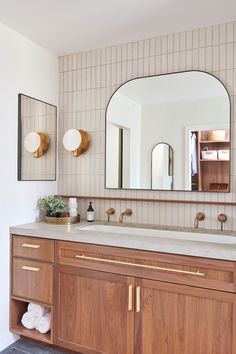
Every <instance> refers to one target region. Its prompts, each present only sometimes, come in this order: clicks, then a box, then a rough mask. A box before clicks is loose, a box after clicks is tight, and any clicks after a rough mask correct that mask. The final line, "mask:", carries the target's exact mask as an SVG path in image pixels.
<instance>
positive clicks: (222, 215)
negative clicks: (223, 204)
mask: <svg viewBox="0 0 236 354" xmlns="http://www.w3.org/2000/svg"><path fill="white" fill-rule="evenodd" d="M218 220H219V222H221V223H222V222H226V221H227V215H226V214H223V213H221V214H219V215H218Z"/></svg>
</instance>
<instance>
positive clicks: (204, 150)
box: [105, 71, 231, 192]
mask: <svg viewBox="0 0 236 354" xmlns="http://www.w3.org/2000/svg"><path fill="white" fill-rule="evenodd" d="M162 142H166V143H168V144H169V145H170V146H171V147H172V149H173V151H174V155H175V156H174V165H173V166H172V168H173V174H172V175H173V176H174V178H173V180H172V182H171V181H170V179H171V178H169V181H168V182H167V179H168V178H167V176H170V174H169V175H168V174H166V178H165V181H163V182H162V183H161V184H160V183H157V181H156V179H155V178H152V173H151V171H152V168H151V165H152V149H153V147H154V146H155V145H156V144H158V143H162ZM230 146H231V145H230V100H229V95H228V92H227V90H226V88H225V86H224V85H223V84H222V82H221V81H220V80H219V79H217V78H216V77H215V76H213V75H211V74H208V73H206V72H202V71H186V72H179V73H172V74H165V75H155V76H149V77H141V78H136V79H132V80H130V81H127V82H125V83H124V84H123V85H121V86H120V87H119V88H118V89H117V90H116V91H115V92H114V93H113V95H112V96H111V98H110V100H109V102H108V105H107V110H106V171H105V175H106V182H105V186H106V188H119V189H122V188H124V189H152V190H170V189H171V190H176V191H181V190H182V191H183V190H185V191H207V192H211V191H212V192H216V191H217V192H228V191H229V183H230ZM160 148H161V147H159V148H157V151H158V150H159V149H160ZM155 151H156V150H155ZM165 151H166V154H167V152H168V148H167V147H164V146H163V153H165ZM154 154H155V152H154ZM154 168H155V166H154ZM153 173H154V171H153ZM152 179H153V181H152ZM171 183H172V186H171V187H170V185H171Z"/></svg>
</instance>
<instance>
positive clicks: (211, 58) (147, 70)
mask: <svg viewBox="0 0 236 354" xmlns="http://www.w3.org/2000/svg"><path fill="white" fill-rule="evenodd" d="M192 69H194V70H206V71H208V72H210V73H213V74H214V75H215V76H216V77H218V78H220V79H221V80H222V82H223V83H224V84H225V85H226V88H227V89H228V91H229V94H230V95H231V102H232V109H231V116H232V122H233V124H232V131H233V133H232V147H233V151H232V173H231V181H232V188H231V190H232V191H231V193H229V194H226V195H225V194H215V193H211V194H209V193H197V192H195V193H184V192H160V191H135V190H134V191H129V190H126V191H120V190H106V189H104V163H105V157H104V153H105V132H104V130H105V110H106V105H107V102H108V100H109V98H110V96H111V94H112V93H113V92H114V91H115V90H116V89H117V87H118V86H119V85H121V84H122V83H124V82H125V81H127V80H128V79H132V78H135V77H139V76H143V75H154V74H160V73H167V72H172V71H180V70H192ZM59 71H60V118H59V138H60V139H62V136H63V132H64V131H65V130H66V129H68V128H70V127H81V128H82V129H85V130H87V131H88V132H89V133H90V135H91V145H90V149H89V150H88V151H87V152H86V154H84V155H81V157H80V158H78V159H73V158H72V156H71V154H68V153H67V152H66V151H65V150H64V148H63V146H62V144H61V143H59V162H60V164H59V193H64V194H70V193H71V194H80V195H86V194H87V195H92V194H93V195H98V196H99V195H107V196H117V197H131V198H163V199H164V198H169V199H177V200H178V199H185V200H188V199H191V200H199V201H201V200H210V201H234V200H235V199H236V187H235V186H236V153H235V151H236V139H235V136H236V123H235V122H236V104H235V102H236V98H235V97H236V23H235V22H231V23H228V24H221V25H214V26H208V27H206V28H201V29H194V30H193V31H187V32H181V33H174V34H168V35H166V36H160V37H157V38H151V39H146V40H140V41H137V42H132V43H124V44H121V45H117V46H112V47H107V48H103V49H97V50H93V51H87V52H84V53H78V54H72V55H68V56H64V57H61V58H59ZM95 204H96V214H97V216H98V217H99V218H102V219H104V218H106V214H105V209H106V208H108V207H109V206H114V207H115V208H116V215H115V217H114V219H115V220H118V218H119V214H120V212H121V211H123V210H124V209H125V208H126V207H130V206H131V207H132V208H133V210H134V215H133V216H132V218H130V219H129V221H132V222H143V223H149V224H153V223H156V224H158V223H159V224H162V225H179V226H192V224H193V220H194V217H195V215H196V213H197V211H199V210H202V211H204V212H205V213H206V220H205V221H204V222H203V224H202V225H203V226H204V227H209V228H219V223H217V219H216V218H217V215H218V213H220V212H222V210H224V211H225V212H226V213H227V215H228V216H229V218H228V220H229V221H228V223H227V225H226V228H227V229H231V228H232V227H234V228H235V227H236V220H235V217H234V208H232V207H227V208H226V207H225V208H221V207H217V206H205V207H203V205H189V204H186V205H184V204H174V203H166V204H165V203H153V202H150V203H147V202H145V203H140V202H132V203H131V202H128V201H127V202H119V201H98V200H96V201H95ZM80 208H81V216H82V217H84V216H85V213H86V208H87V200H81V202H80Z"/></svg>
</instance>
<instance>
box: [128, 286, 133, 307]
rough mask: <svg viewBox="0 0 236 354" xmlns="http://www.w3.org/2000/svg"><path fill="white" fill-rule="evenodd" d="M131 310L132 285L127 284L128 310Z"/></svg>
mask: <svg viewBox="0 0 236 354" xmlns="http://www.w3.org/2000/svg"><path fill="white" fill-rule="evenodd" d="M132 310H133V285H129V291H128V311H132Z"/></svg>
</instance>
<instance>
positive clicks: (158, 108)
mask: <svg viewBox="0 0 236 354" xmlns="http://www.w3.org/2000/svg"><path fill="white" fill-rule="evenodd" d="M226 116H228V117H229V116H230V115H229V101H228V98H227V97H226V98H225V99H224V98H215V99H205V100H201V101H200V102H199V101H198V100H194V101H191V100H189V101H182V102H173V103H168V102H167V103H162V104H158V105H142V139H141V140H142V143H141V152H142V158H141V171H142V179H141V181H142V186H145V187H146V188H150V184H151V168H150V166H151V152H152V149H153V147H154V146H155V145H156V144H158V143H161V142H164V143H167V144H169V145H170V146H171V147H172V149H173V151H174V178H173V182H174V184H173V185H174V189H175V190H181V189H184V188H185V148H184V147H185V128H186V127H193V126H195V127H196V126H198V127H204V126H205V127H207V128H208V127H209V126H211V127H212V128H213V129H214V127H215V126H216V125H221V126H222V125H223V126H225V124H226V128H227V123H226V120H225V117H226ZM228 125H229V121H228ZM150 127H151V129H150ZM207 128H206V130H207ZM203 130H204V129H203Z"/></svg>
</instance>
